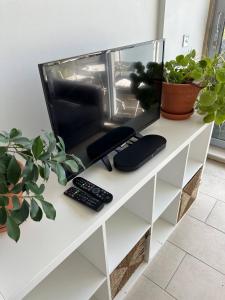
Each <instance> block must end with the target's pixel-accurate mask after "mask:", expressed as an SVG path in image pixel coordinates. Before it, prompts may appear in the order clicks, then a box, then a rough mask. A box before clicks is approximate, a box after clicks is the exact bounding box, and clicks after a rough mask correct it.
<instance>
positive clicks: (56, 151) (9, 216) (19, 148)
mask: <svg viewBox="0 0 225 300" xmlns="http://www.w3.org/2000/svg"><path fill="white" fill-rule="evenodd" d="M81 166H83V165H82V163H81V161H80V159H78V158H77V157H76V156H74V155H68V154H66V153H65V145H64V142H63V140H62V138H60V137H58V138H57V139H56V138H55V136H54V134H53V133H47V132H44V133H43V134H42V135H40V136H37V137H36V138H35V139H28V138H27V137H24V136H23V135H22V132H21V131H20V130H18V129H15V128H13V129H12V130H11V131H10V132H0V225H5V226H6V228H7V232H8V235H9V236H10V237H11V238H12V239H13V240H15V241H18V240H19V238H20V227H19V225H20V224H21V223H23V222H24V221H25V220H26V219H27V218H28V217H29V216H30V217H31V219H32V220H34V221H41V219H42V217H43V212H44V214H45V216H46V217H47V218H48V219H52V220H54V219H55V217H56V211H55V208H54V206H53V205H52V204H51V203H50V202H48V201H46V199H45V198H44V195H43V192H44V190H45V184H46V182H47V181H48V179H49V176H50V172H51V171H53V172H54V173H55V174H56V175H57V177H58V182H59V183H60V184H62V185H65V184H66V182H67V180H66V173H65V170H69V171H71V172H77V171H78V170H79V168H80V167H81Z"/></svg>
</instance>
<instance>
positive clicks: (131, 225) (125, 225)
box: [106, 207, 150, 273]
mask: <svg viewBox="0 0 225 300" xmlns="http://www.w3.org/2000/svg"><path fill="white" fill-rule="evenodd" d="M149 228H150V223H147V222H146V221H145V220H144V219H142V218H140V217H138V216H136V215H135V214H133V213H131V212H130V211H129V210H128V209H126V208H124V207H122V208H120V209H119V211H118V212H116V213H115V214H114V215H113V216H112V217H111V218H110V219H109V221H108V222H106V238H107V252H108V253H107V256H108V263H109V272H110V273H111V272H112V271H113V270H114V269H115V268H116V267H117V266H118V264H119V263H120V262H121V261H122V260H123V258H124V257H125V256H126V255H127V254H128V253H129V252H130V250H131V249H132V248H133V247H134V245H135V244H136V243H137V242H138V241H139V240H140V239H141V238H142V236H143V235H144V234H145V233H146V232H147V230H148V229H149Z"/></svg>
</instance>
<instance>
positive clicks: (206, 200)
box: [187, 193, 217, 222]
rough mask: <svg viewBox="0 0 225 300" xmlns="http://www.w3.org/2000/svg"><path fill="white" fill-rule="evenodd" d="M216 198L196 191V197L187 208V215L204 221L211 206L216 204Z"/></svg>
mask: <svg viewBox="0 0 225 300" xmlns="http://www.w3.org/2000/svg"><path fill="white" fill-rule="evenodd" d="M216 201H217V200H216V199H215V198H213V197H210V196H208V195H206V194H202V193H198V197H197V199H196V200H195V202H194V203H193V205H192V206H191V208H190V209H189V210H188V212H187V213H188V215H190V216H192V217H194V218H196V219H198V220H200V221H203V222H205V220H206V219H207V217H208V215H209V214H210V212H211V210H212V208H213V206H214V205H215V204H216Z"/></svg>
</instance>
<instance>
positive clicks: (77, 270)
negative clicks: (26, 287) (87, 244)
mask: <svg viewBox="0 0 225 300" xmlns="http://www.w3.org/2000/svg"><path fill="white" fill-rule="evenodd" d="M105 280H106V276H105V275H103V273H101V272H100V271H99V270H98V269H97V268H96V267H95V266H94V265H92V264H91V263H90V262H89V261H88V260H87V259H86V258H84V257H83V256H82V255H81V254H80V253H79V252H78V251H75V252H74V253H72V254H71V255H70V256H69V257H68V258H67V259H66V260H65V261H64V262H63V263H62V264H61V265H60V266H59V267H57V268H56V269H55V270H54V271H53V272H52V273H51V274H50V275H49V276H48V277H47V278H46V279H44V280H43V281H42V282H41V283H40V284H39V285H38V286H37V287H36V288H35V289H34V290H33V291H32V292H31V293H30V294H28V295H27V296H26V297H25V298H24V300H39V299H42V300H49V299H67V300H80V299H89V298H91V296H92V295H93V294H94V293H95V292H96V291H97V289H98V288H99V287H100V286H101V285H102V284H103V282H104V281H105Z"/></svg>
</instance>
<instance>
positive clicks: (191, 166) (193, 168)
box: [184, 159, 203, 186]
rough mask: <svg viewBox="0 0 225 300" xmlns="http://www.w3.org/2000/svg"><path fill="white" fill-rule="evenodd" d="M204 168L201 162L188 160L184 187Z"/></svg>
mask: <svg viewBox="0 0 225 300" xmlns="http://www.w3.org/2000/svg"><path fill="white" fill-rule="evenodd" d="M202 166H203V164H202V163H201V162H199V161H197V160H195V159H188V162H187V166H186V171H185V177H184V186H185V185H186V184H187V183H188V181H189V180H190V179H191V178H192V177H193V175H194V174H195V173H196V172H198V170H199V169H200V168H201V167H202Z"/></svg>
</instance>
